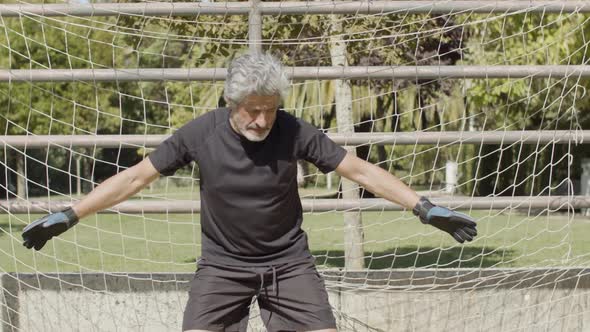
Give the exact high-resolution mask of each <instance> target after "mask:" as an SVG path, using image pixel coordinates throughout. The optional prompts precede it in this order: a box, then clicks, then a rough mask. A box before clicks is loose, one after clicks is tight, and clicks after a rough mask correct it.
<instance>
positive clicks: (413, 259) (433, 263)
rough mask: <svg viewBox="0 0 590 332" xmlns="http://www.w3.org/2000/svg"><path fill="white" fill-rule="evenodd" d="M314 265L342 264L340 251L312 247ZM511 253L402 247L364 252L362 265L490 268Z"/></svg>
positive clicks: (510, 256)
mask: <svg viewBox="0 0 590 332" xmlns="http://www.w3.org/2000/svg"><path fill="white" fill-rule="evenodd" d="M312 254H313V255H314V256H315V257H316V265H324V266H327V267H344V252H343V251H342V250H315V251H312ZM514 255H515V251H513V250H506V249H496V248H489V247H471V246H469V247H467V246H466V247H454V248H448V249H441V248H434V247H420V248H418V247H416V246H405V247H398V248H391V249H388V250H385V251H371V252H365V267H366V268H368V269H389V268H410V267H417V268H434V267H438V268H457V267H492V266H494V265H496V264H498V263H501V262H504V261H506V260H508V259H510V258H512V257H513V256H514Z"/></svg>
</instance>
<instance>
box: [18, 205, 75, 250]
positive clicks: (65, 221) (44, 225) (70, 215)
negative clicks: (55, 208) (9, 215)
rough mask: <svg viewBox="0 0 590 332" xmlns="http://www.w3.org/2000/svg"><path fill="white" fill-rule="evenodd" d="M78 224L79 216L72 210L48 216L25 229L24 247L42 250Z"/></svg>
mask: <svg viewBox="0 0 590 332" xmlns="http://www.w3.org/2000/svg"><path fill="white" fill-rule="evenodd" d="M77 223H78V216H77V215H76V213H75V212H74V210H73V209H72V208H68V209H66V210H64V211H62V212H57V213H52V214H49V215H46V216H45V217H43V218H41V219H37V220H35V221H33V222H32V223H30V224H29V225H27V227H25V228H24V229H23V234H22V236H23V246H25V247H27V248H28V249H31V248H35V250H41V248H43V246H44V245H45V243H46V242H47V241H49V240H50V239H51V238H52V237H54V236H58V235H59V234H61V233H63V232H65V231H67V230H68V229H70V228H71V227H73V226H74V225H75V224H77Z"/></svg>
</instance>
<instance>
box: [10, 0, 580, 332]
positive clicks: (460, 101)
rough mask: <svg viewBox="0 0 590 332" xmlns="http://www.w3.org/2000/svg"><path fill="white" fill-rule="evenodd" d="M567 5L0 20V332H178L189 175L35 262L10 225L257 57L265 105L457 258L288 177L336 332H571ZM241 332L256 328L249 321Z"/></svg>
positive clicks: (575, 321) (149, 9) (390, 6)
mask: <svg viewBox="0 0 590 332" xmlns="http://www.w3.org/2000/svg"><path fill="white" fill-rule="evenodd" d="M589 13H590V1H559V0H556V1H486V0H483V1H377V0H375V1H273V2H262V1H258V0H254V1H249V2H221V1H196V2H178V3H177V2H141V3H127V2H120V3H105V2H102V1H97V2H86V1H79V2H76V1H72V2H66V3H55V4H42V3H40V2H38V3H32V2H31V3H28V2H18V3H16V4H2V5H0V105H2V110H1V111H0V128H1V129H2V133H1V134H0V135H2V136H0V144H1V145H0V146H1V147H2V149H1V150H0V207H1V208H0V275H1V285H2V288H1V290H2V292H1V301H0V308H1V309H2V310H1V311H2V314H1V318H2V331H78V330H92V331H115V330H120V331H136V330H141V331H168V330H169V331H178V330H180V328H181V322H182V314H183V309H184V306H185V304H186V300H187V297H188V295H187V290H188V283H189V282H190V280H191V279H192V277H193V274H194V270H195V269H196V265H195V263H196V261H197V260H198V258H199V257H200V252H201V233H200V195H199V185H200V177H199V168H198V165H197V164H195V163H192V164H190V166H189V167H185V168H183V169H182V170H180V171H178V172H176V174H174V175H173V176H168V177H161V178H160V179H159V180H157V181H156V182H154V183H152V184H151V185H150V186H149V187H147V188H145V189H144V190H143V191H141V192H140V193H139V194H137V195H136V196H134V197H133V199H130V200H128V201H126V202H123V203H121V204H119V205H117V206H115V207H113V208H111V209H108V210H105V211H103V212H102V213H99V214H96V215H94V216H91V217H88V218H85V219H83V220H82V221H81V222H80V223H79V224H78V225H76V227H75V228H73V229H71V230H70V231H68V232H67V233H64V234H63V235H61V236H59V237H56V238H54V239H53V240H51V241H50V242H48V243H47V245H46V246H45V247H44V248H43V250H41V251H32V250H27V249H26V248H24V247H23V246H22V245H21V242H22V239H21V233H22V229H23V228H24V227H25V226H26V225H27V224H29V223H31V222H32V221H34V220H35V219H37V218H39V217H41V216H42V215H44V214H47V213H48V212H51V211H59V210H60V209H63V208H64V207H66V206H69V205H71V203H72V202H74V201H76V200H78V199H80V198H81V197H82V196H83V195H85V194H86V193H88V192H89V191H91V190H92V189H93V188H94V187H95V186H96V185H97V184H99V183H101V182H102V181H104V180H105V179H106V178H108V177H110V176H112V175H114V174H115V173H117V172H120V171H121V170H124V169H126V168H128V167H130V166H132V165H134V164H136V163H137V162H139V161H141V160H142V159H143V158H145V157H146V156H147V155H148V154H149V153H150V152H151V151H153V149H154V148H155V147H156V146H158V144H159V143H160V142H162V141H163V140H164V139H165V138H166V137H168V136H169V135H170V134H172V133H173V132H174V131H175V130H176V129H178V128H179V127H181V126H182V125H183V124H185V123H186V122H188V121H190V120H192V119H194V118H195V117H198V116H200V115H203V114H205V113H207V112H210V111H212V110H214V109H216V108H218V107H223V106H225V102H224V100H223V83H224V79H225V77H226V69H225V68H226V66H227V64H228V63H229V61H231V60H232V59H233V58H234V57H235V56H237V55H239V54H241V53H244V52H246V51H247V50H249V49H250V50H264V51H267V52H271V53H273V54H274V55H276V56H277V57H279V58H280V60H281V61H282V62H283V63H284V64H285V67H286V69H287V72H288V75H289V76H290V79H291V81H292V86H291V91H290V94H289V96H288V97H287V98H286V100H285V101H284V105H282V106H283V108H284V109H285V110H286V111H287V112H289V113H291V114H293V115H296V116H297V117H300V118H302V119H304V120H305V121H307V122H309V123H311V124H313V125H315V126H316V127H318V128H319V129H322V130H324V131H325V132H326V133H327V134H328V135H329V136H330V137H331V138H332V139H333V140H334V141H335V142H336V143H338V144H341V145H342V146H344V147H345V148H346V149H348V150H349V151H352V152H353V153H356V155H357V156H359V157H360V158H362V159H365V160H367V161H370V162H372V163H374V164H376V165H378V166H380V167H382V168H383V169H385V170H387V171H389V172H392V173H393V174H395V175H396V176H398V177H399V178H400V179H402V180H403V181H404V182H405V183H407V184H409V185H410V186H411V187H412V188H413V189H414V190H416V191H418V192H419V193H420V194H422V195H425V196H428V197H430V198H431V200H432V201H433V202H435V203H437V204H439V205H442V206H446V207H450V208H453V209H456V210H459V211H462V212H464V213H466V214H469V215H471V216H472V217H474V218H475V219H476V220H477V222H478V232H479V235H478V237H477V238H476V239H475V240H474V241H473V242H470V243H466V244H458V243H456V242H455V241H454V240H453V238H451V237H450V236H448V234H446V233H444V232H440V231H437V230H435V229H434V228H432V227H429V226H427V225H422V224H421V223H420V221H419V220H418V219H417V218H416V217H415V216H414V215H413V214H412V212H411V211H407V210H404V209H402V208H400V207H399V206H397V205H395V204H393V203H390V202H388V201H386V200H384V199H382V198H380V197H375V196H374V195H373V194H372V193H370V192H368V191H366V190H364V189H363V188H359V187H358V186H356V185H355V184H353V183H351V182H349V181H347V180H343V179H341V178H340V177H339V176H338V175H337V174H335V173H328V174H323V173H322V172H320V171H319V170H318V169H317V168H315V167H314V166H313V165H312V164H309V163H306V162H301V163H300V164H299V165H298V166H299V167H298V185H299V193H300V196H301V201H302V206H303V209H304V224H303V228H304V230H305V231H306V233H307V234H308V237H309V245H310V249H311V251H312V254H313V255H314V256H315V258H316V265H317V267H318V269H319V271H320V273H321V274H322V276H323V277H324V279H325V281H326V286H327V288H328V292H329V295H330V303H331V305H332V307H333V310H334V314H335V316H336V319H337V323H338V327H339V330H341V331H410V330H412V331H415V330H417V331H441V330H443V331H446V330H470V331H471V330H474V331H475V330H477V331H512V330H536V329H542V330H551V331H553V330H557V331H582V330H586V329H588V328H590V304H589V303H590V291H589V288H590V268H589V264H590V242H589V241H588V238H590V223H589V221H590V219H588V214H587V213H588V211H590V210H589V209H590V157H589V156H590V149H589V147H588V143H589V142H590V102H589V100H590V98H589V96H588V91H587V89H588V88H589V87H590V81H589V78H590V66H589V65H588V64H587V62H588V59H587V58H588V57H589V55H590V53H589V50H588V49H589V46H590V44H589V41H588V40H589V38H590V23H589V19H590V14H589ZM249 329H250V330H251V331H259V330H263V325H262V323H261V322H260V319H259V317H258V314H257V310H256V308H254V309H253V310H252V312H251V316H250V322H249Z"/></svg>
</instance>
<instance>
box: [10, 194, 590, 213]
mask: <svg viewBox="0 0 590 332" xmlns="http://www.w3.org/2000/svg"><path fill="white" fill-rule="evenodd" d="M431 200H432V202H433V203H435V204H437V205H440V206H446V207H449V208H452V209H458V210H490V209H500V210H503V209H516V210H528V209H535V210H536V209H548V210H551V211H556V210H559V209H568V208H574V209H580V208H590V196H534V197H529V196H512V197H511V196H506V197H461V196H453V197H434V198H431ZM71 204H72V201H69V200H68V201H61V202H60V201H56V200H51V202H48V201H33V200H28V201H24V200H10V201H6V200H2V201H0V214H2V213H7V212H10V213H19V214H21V213H25V214H26V213H47V212H49V211H60V210H62V209H65V208H66V207H68V206H70V205H71ZM301 204H302V206H303V211H305V212H329V211H332V212H350V211H359V210H362V211H401V210H404V209H403V208H402V207H400V206H399V205H396V204H393V203H391V202H389V201H387V200H385V199H382V198H366V199H362V200H359V199H353V200H344V199H302V200H301ZM200 206H201V204H200V201H189V200H155V199H154V200H149V199H144V200H130V201H125V202H122V203H120V204H118V205H116V206H114V207H112V208H110V209H107V210H104V211H101V212H100V213H117V212H121V213H199V212H201V208H200Z"/></svg>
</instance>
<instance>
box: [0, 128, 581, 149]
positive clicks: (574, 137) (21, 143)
mask: <svg viewBox="0 0 590 332" xmlns="http://www.w3.org/2000/svg"><path fill="white" fill-rule="evenodd" d="M327 135H328V136H329V137H330V138H331V139H332V140H333V141H334V142H336V143H337V144H340V145H364V144H372V145H414V144H425V145H426V144H431V145H440V144H448V145H455V144H475V145H479V144H513V143H518V144H546V143H555V144H569V143H572V142H573V143H581V144H588V143H590V130H577V131H570V130H555V131H546V132H543V131H533V130H528V131H484V132H464V131H444V132H424V131H419V132H394V133H354V134H343V133H328V134H327ZM168 137H169V135H97V136H93V135H5V136H0V146H9V147H14V148H46V147H49V146H51V145H57V146H71V147H97V148H118V147H123V146H127V147H136V148H137V147H150V148H153V147H157V146H158V145H159V144H160V143H162V142H163V141H164V140H165V139H166V138H168Z"/></svg>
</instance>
